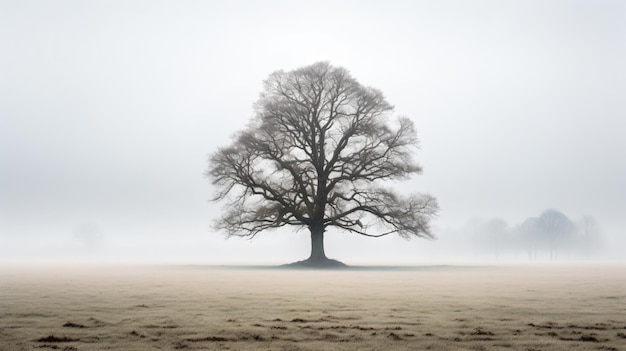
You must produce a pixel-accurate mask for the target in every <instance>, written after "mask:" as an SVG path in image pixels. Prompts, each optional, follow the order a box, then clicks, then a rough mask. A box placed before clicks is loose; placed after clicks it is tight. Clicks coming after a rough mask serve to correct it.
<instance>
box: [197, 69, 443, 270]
mask: <svg viewBox="0 0 626 351" xmlns="http://www.w3.org/2000/svg"><path fill="white" fill-rule="evenodd" d="M254 110H255V115H254V117H253V118H252V119H251V121H250V122H249V124H248V126H247V127H246V128H245V129H244V130H242V131H240V132H238V133H237V134H236V135H235V136H234V137H233V141H232V143H231V145H229V146H226V147H222V148H219V149H218V150H217V151H216V152H214V153H213V154H212V155H211V156H210V160H209V169H208V170H207V175H208V177H209V178H210V179H211V181H212V183H213V185H214V186H215V189H216V194H215V200H221V201H224V202H225V210H224V213H223V216H222V217H221V218H220V219H218V220H217V221H216V227H217V228H218V229H223V230H224V231H225V232H226V233H227V235H228V236H241V237H254V236H256V235H257V234H258V233H260V232H262V231H265V230H267V229H272V228H278V227H283V226H288V225H290V226H296V227H300V228H302V227H306V228H309V229H310V231H311V238H312V244H313V248H312V253H311V257H310V260H323V259H326V257H325V254H324V251H323V233H324V231H325V230H326V228H328V227H335V228H338V229H341V230H344V231H348V232H352V233H356V234H359V235H365V236H372V237H379V236H384V235H389V234H392V233H397V234H398V235H400V236H402V237H404V238H410V237H425V238H432V237H433V234H432V232H431V229H430V226H429V223H430V220H431V218H432V217H433V216H435V215H436V213H437V210H438V205H437V201H436V199H435V198H434V197H432V196H430V195H428V194H411V195H408V196H402V195H400V194H398V193H397V192H395V191H394V190H393V189H391V188H390V187H386V186H385V185H384V182H385V181H392V180H404V179H408V178H409V177H410V176H412V175H414V174H419V173H421V172H422V168H421V167H420V165H418V164H417V162H416V161H415V159H414V154H415V151H416V150H417V149H418V146H419V140H418V138H417V133H416V129H415V126H414V124H413V122H412V121H411V120H410V119H408V118H406V117H399V118H396V119H395V120H394V121H393V123H392V122H391V121H390V117H391V114H392V112H393V106H392V105H390V104H389V103H388V102H387V101H386V99H385V97H384V96H383V94H382V93H381V92H380V91H379V90H377V89H374V88H370V87H365V86H363V85H361V84H360V83H359V82H357V81H356V80H355V79H354V78H353V77H352V76H351V75H350V74H349V72H348V71H347V70H346V69H344V68H341V67H334V66H332V65H330V64H329V63H327V62H319V63H315V64H313V65H311V66H306V67H302V68H299V69H296V70H293V71H289V72H284V71H277V72H274V73H272V74H271V75H270V76H269V78H268V79H267V80H266V81H265V82H264V84H263V91H262V93H261V96H260V98H259V100H258V101H257V102H256V104H255V105H254ZM316 238H317V239H316ZM316 240H317V241H316ZM316 245H317V246H318V248H317V249H316ZM320 245H321V247H320ZM320 249H321V251H320Z"/></svg>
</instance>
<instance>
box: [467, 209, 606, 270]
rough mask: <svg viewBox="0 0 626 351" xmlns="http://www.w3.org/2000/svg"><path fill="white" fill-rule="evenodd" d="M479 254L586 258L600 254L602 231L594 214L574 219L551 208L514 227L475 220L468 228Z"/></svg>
mask: <svg viewBox="0 0 626 351" xmlns="http://www.w3.org/2000/svg"><path fill="white" fill-rule="evenodd" d="M468 229H469V230H470V231H471V235H472V236H473V240H472V241H473V242H474V243H475V246H474V250H475V253H477V254H490V255H495V257H496V258H498V257H500V256H520V255H525V256H526V257H527V258H528V259H529V260H537V259H550V260H555V259H557V258H564V257H562V256H567V257H569V258H585V257H590V256H593V255H595V254H597V253H598V252H599V250H600V248H601V245H602V232H601V229H600V225H599V224H598V222H597V221H596V220H595V219H594V218H593V217H591V216H584V217H582V218H580V219H579V220H577V221H573V220H571V219H570V218H568V217H567V216H566V215H565V214H563V213H561V212H559V211H557V210H555V209H549V210H546V211H544V212H543V213H541V214H540V215H539V216H538V217H530V218H527V219H526V220H524V221H523V222H522V223H520V224H517V225H513V226H510V225H508V224H507V223H506V222H505V221H504V220H502V219H491V220H488V221H474V222H473V223H472V224H471V225H470V226H469V228H468Z"/></svg>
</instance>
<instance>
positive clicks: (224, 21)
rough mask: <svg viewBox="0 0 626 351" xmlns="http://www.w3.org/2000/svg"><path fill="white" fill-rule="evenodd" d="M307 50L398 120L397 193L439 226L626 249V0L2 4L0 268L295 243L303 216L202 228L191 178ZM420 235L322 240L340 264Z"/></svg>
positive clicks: (283, 247) (244, 254) (226, 254)
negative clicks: (250, 236) (407, 168)
mask: <svg viewBox="0 0 626 351" xmlns="http://www.w3.org/2000/svg"><path fill="white" fill-rule="evenodd" d="M320 60H328V61H330V62H331V63H332V64H334V65H338V66H344V67H346V68H347V69H349V70H350V71H351V72H352V74H353V75H354V76H355V77H356V78H357V79H358V80H359V81H360V82H361V83H363V84H365V85H370V86H373V87H376V88H379V89H381V90H382V91H383V92H384V93H385V94H386V96H387V98H388V100H389V101H390V102H391V103H392V104H394V105H395V106H396V113H398V114H401V115H406V116H409V117H411V118H412V119H413V120H414V121H415V123H416V125H417V127H418V131H419V136H420V139H421V140H422V150H421V151H420V153H419V154H418V156H417V157H418V159H419V160H420V162H421V164H422V165H423V166H424V169H425V172H424V174H423V175H422V176H418V177H415V178H414V179H412V180H411V181H409V182H406V183H403V184H399V185H398V186H399V187H402V189H403V190H404V189H406V191H411V192H428V193H431V194H433V195H434V196H436V197H437V198H438V199H439V202H440V205H441V212H440V216H439V217H438V218H437V220H436V221H435V225H436V226H437V228H447V227H459V226H462V225H464V223H466V222H467V221H468V220H469V219H470V218H473V217H476V216H479V217H482V218H492V217H499V218H503V219H505V220H506V221H508V222H509V224H512V225H513V224H516V223H519V222H521V221H522V220H523V219H525V218H527V217H530V216H536V215H538V214H539V213H540V212H541V211H543V210H544V209H547V208H556V209H558V210H560V211H562V212H564V213H565V214H567V215H568V216H569V217H570V218H572V219H577V218H579V217H581V216H582V215H585V214H590V215H592V216H594V217H595V218H596V219H597V220H598V221H599V222H600V224H601V225H602V226H603V228H604V229H605V231H606V232H607V235H609V236H610V237H611V242H612V243H614V244H615V245H614V246H617V247H618V248H619V249H615V248H614V251H615V252H616V255H622V254H623V255H624V256H626V240H624V237H625V236H626V232H625V231H624V230H623V228H626V219H625V211H624V210H625V209H626V65H625V64H624V62H626V2H624V1H601V0H600V1H598V0H594V1H591V0H589V1H528V0H525V1H502V0H494V1H442V0H436V1H435V0H433V1H297V2H296V1H263V2H261V1H228V2H226V1H135V0H129V1H104V0H103V1H89V0H76V1H43V0H42V1H30V0H22V1H9V0H6V1H5V0H0V261H6V260H38V259H55V260H60V259H63V260H67V259H70V260H71V259H77V260H80V259H94V258H97V259H107V260H116V259H121V260H169V261H171V260H179V261H197V262H200V261H203V262H204V261H206V262H252V261H254V262H288V261H293V260H297V259H303V258H306V256H307V254H308V250H309V239H308V233H306V231H302V232H300V233H298V234H296V235H293V234H292V233H291V232H289V231H288V230H287V231H282V232H278V233H271V232H270V233H268V234H266V235H262V236H260V237H259V238H257V239H255V240H254V241H246V240H235V239H233V240H227V241H226V240H224V237H223V236H222V235H220V234H216V233H212V232H211V231H210V228H209V223H210V221H211V220H212V219H213V218H215V217H216V216H217V215H218V213H219V208H220V207H219V206H218V205H214V204H210V203H208V199H209V198H210V197H211V194H212V189H211V186H210V184H209V182H208V181H207V180H206V179H205V178H203V176H202V173H203V171H204V170H205V168H206V166H207V163H206V159H207V155H208V154H209V153H211V152H213V151H214V150H215V149H216V148H217V147H218V146H223V145H226V144H227V143H228V142H229V137H230V135H232V134H233V133H234V132H235V131H237V130H239V129H242V128H244V127H245V124H246V122H247V120H248V119H249V117H250V116H251V114H252V104H253V102H254V101H255V100H256V99H257V97H258V94H259V93H260V91H261V83H262V81H263V80H264V79H265V78H266V77H267V76H268V75H269V74H270V73H271V72H272V71H274V70H278V69H284V70H290V69H294V68H297V67H300V66H304V65H309V64H312V63H314V62H316V61H320ZM81 228H82V229H81ZM84 228H96V229H93V230H91V232H90V231H89V230H85V229H84ZM89 233H92V234H89ZM445 239H446V238H442V241H445ZM440 242H441V241H440ZM437 245H438V242H427V241H424V240H413V241H410V242H406V241H403V240H401V239H399V238H384V239H380V240H376V239H369V238H368V239H365V238H363V239H361V238H356V237H354V236H347V235H345V234H340V233H337V232H335V231H332V230H331V231H330V232H329V233H328V235H327V252H328V253H329V254H330V255H331V256H334V257H336V258H339V259H343V260H346V261H350V260H352V261H363V262H365V261H368V262H369V261H385V260H389V261H406V262H413V261H420V260H423V259H424V258H425V257H426V258H429V257H432V256H431V255H430V256H429V255H428V254H427V253H432V252H442V253H445V250H443V249H442V248H441V246H439V247H438V246H437Z"/></svg>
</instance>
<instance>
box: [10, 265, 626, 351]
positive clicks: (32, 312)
mask: <svg viewBox="0 0 626 351" xmlns="http://www.w3.org/2000/svg"><path fill="white" fill-rule="evenodd" d="M625 268H626V267H625V266H623V265H622V266H619V265H613V266H608V265H607V266H599V265H577V266H547V267H539V266H535V267H521V266H512V267H422V268H415V269H404V270H345V271H308V270H278V269H232V268H231V269H223V268H215V267H213V268H211V267H157V266H154V267H108V268H105V267H91V268H89V267H83V268H80V269H79V268H60V267H56V268H41V267H40V268H37V267H18V266H5V267H2V268H0V350H1V351H7V350H33V349H40V350H104V349H112V350H153V349H162V350H174V349H184V350H383V349H388V350H526V351H531V350H626V273H625V272H626V269H625Z"/></svg>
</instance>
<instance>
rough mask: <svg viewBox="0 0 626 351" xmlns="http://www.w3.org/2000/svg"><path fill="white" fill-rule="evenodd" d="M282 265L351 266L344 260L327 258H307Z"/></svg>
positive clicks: (317, 267) (286, 266)
mask: <svg viewBox="0 0 626 351" xmlns="http://www.w3.org/2000/svg"><path fill="white" fill-rule="evenodd" d="M280 267H281V268H311V269H341V268H348V267H349V266H348V265H346V264H345V263H343V262H340V261H337V260H333V259H330V258H327V259H323V260H311V259H306V260H304V261H298V262H293V263H287V264H284V265H281V266H280Z"/></svg>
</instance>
